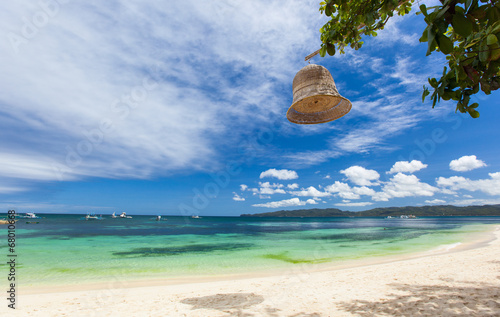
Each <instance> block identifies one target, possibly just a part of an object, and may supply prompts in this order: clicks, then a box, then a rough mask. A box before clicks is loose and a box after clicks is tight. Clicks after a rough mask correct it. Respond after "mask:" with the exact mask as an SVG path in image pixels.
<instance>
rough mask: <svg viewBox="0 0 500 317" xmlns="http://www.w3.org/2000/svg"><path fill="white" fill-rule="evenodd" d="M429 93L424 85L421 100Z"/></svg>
mask: <svg viewBox="0 0 500 317" xmlns="http://www.w3.org/2000/svg"><path fill="white" fill-rule="evenodd" d="M429 94H430V92H429V89H427V87H425V85H424V91H423V92H422V102H424V101H425V97H427V96H428V95H429Z"/></svg>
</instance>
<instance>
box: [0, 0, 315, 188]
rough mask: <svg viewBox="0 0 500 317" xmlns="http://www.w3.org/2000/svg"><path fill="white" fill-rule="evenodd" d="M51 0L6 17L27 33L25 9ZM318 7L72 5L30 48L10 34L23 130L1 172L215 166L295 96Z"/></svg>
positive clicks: (4, 66) (12, 113) (129, 173)
mask: <svg viewBox="0 0 500 317" xmlns="http://www.w3.org/2000/svg"><path fill="white" fill-rule="evenodd" d="M39 10H42V9H41V8H40V7H39V6H38V5H37V4H36V3H31V4H29V5H28V4H26V3H17V2H16V3H14V2H13V3H10V4H9V5H8V6H6V7H5V8H4V10H2V13H0V17H1V18H0V26H1V27H2V29H4V30H5V31H6V32H7V33H9V34H17V35H19V36H21V37H22V36H23V34H22V28H23V23H24V22H23V21H24V20H23V17H31V16H32V15H33V14H35V13H36V12H38V11H39ZM318 17H319V15H318V13H317V3H315V2H313V1H310V2H302V1H293V2H290V3H287V5H286V6H283V5H282V4H280V3H278V2H271V3H269V2H252V3H235V2H233V1H217V2H214V3H212V2H203V3H200V2H196V1H183V2H168V3H166V2H165V3H162V4H159V3H158V2H156V1H142V2H141V3H140V4H139V3H130V2H125V1H115V2H112V3H106V4H100V5H99V6H95V5H93V4H90V3H85V4H83V3H76V2H71V3H67V4H64V5H61V6H60V8H59V10H58V12H57V13H56V14H55V16H54V17H53V18H51V19H50V20H49V22H48V23H47V24H46V25H45V26H44V27H43V28H40V29H39V30H38V31H37V34H36V36H33V37H32V38H25V40H26V41H25V42H23V43H22V44H21V45H20V46H19V47H18V50H14V48H13V47H12V45H11V43H10V42H9V41H2V42H1V43H0V48H1V49H2V51H3V52H6V54H5V55H4V57H3V58H2V61H1V62H0V70H1V72H2V75H3V76H2V78H1V79H0V84H1V85H2V87H3V90H4V92H5V93H3V94H2V96H1V97H0V104H2V110H1V115H0V121H1V123H2V126H3V128H4V129H5V130H8V131H14V130H17V131H16V132H19V129H20V127H21V130H22V132H23V133H10V132H9V133H8V135H5V137H2V138H1V139H0V145H1V146H2V148H3V150H2V151H1V153H0V156H1V157H3V158H5V159H9V161H12V160H11V158H13V157H15V158H17V159H16V160H14V161H15V163H11V165H10V166H9V168H7V166H5V165H0V175H8V176H9V177H14V178H24V179H27V180H29V179H34V180H54V179H58V180H75V179H83V178H86V177H95V176H98V177H106V178H151V177H157V176H162V175H168V174H171V173H173V172H179V171H183V170H189V171H195V170H199V171H206V170H211V169H215V168H217V167H218V166H219V164H220V163H219V159H220V155H221V151H224V149H225V148H227V147H229V146H232V144H237V143H239V142H235V141H238V140H240V138H242V137H244V136H245V134H246V133H248V130H249V129H250V130H251V129H252V128H253V127H256V126H258V125H259V124H262V122H268V121H269V120H270V119H269V118H272V117H273V114H275V113H278V112H279V111H281V109H282V108H283V107H284V105H283V100H281V99H280V98H278V97H276V96H277V94H276V91H278V90H281V89H282V88H283V85H285V84H288V81H289V79H290V77H292V76H293V72H294V71H295V70H296V69H298V68H299V66H297V65H300V64H298V63H300V60H301V58H302V55H304V53H303V52H304V51H306V48H308V47H311V46H313V45H311V44H312V43H313V41H312V39H315V38H316V37H315V36H314V34H315V32H316V30H317V26H319V25H321V21H320V19H318ZM282 56H288V58H282ZM263 78H264V79H265V80H263ZM250 118H251V119H250ZM103 126H106V128H103ZM243 127H244V128H243ZM104 130H105V131H104ZM227 131H231V133H230V134H228V133H227ZM92 138H93V139H92ZM96 140H98V141H96ZM19 144H23V150H21V148H20V147H19ZM68 162H69V163H68Z"/></svg>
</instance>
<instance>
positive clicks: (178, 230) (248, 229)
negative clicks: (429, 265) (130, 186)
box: [0, 215, 500, 286]
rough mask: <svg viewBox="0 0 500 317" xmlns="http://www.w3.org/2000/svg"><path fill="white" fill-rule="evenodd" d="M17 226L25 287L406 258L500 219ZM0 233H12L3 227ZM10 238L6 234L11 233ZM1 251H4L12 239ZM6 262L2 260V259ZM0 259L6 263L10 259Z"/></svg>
mask: <svg viewBox="0 0 500 317" xmlns="http://www.w3.org/2000/svg"><path fill="white" fill-rule="evenodd" d="M42 217H44V218H42V219H36V221H38V223H37V224H34V223H30V224H28V223H26V222H29V221H34V220H32V219H20V220H19V221H18V222H17V223H16V254H17V255H18V256H17V264H18V266H17V277H18V281H19V283H20V284H21V285H25V286H42V285H68V284H70V285H73V284H82V283H95V282H104V281H113V280H140V279H157V278H162V279H169V278H179V277H193V276H194V277H195V276H213V275H227V274H243V273H252V272H261V271H265V270H279V269H293V268H294V267H297V266H300V265H315V264H321V263H330V264H331V265H338V264H342V263H345V261H350V260H356V259H365V258H370V259H371V258H374V259H376V258H377V257H381V256H387V255H401V254H407V253H413V252H421V251H427V250H432V249H435V248H437V247H439V246H442V245H451V244H455V243H458V242H465V240H467V238H468V237H469V236H470V235H471V234H473V233H476V232H481V231H484V230H487V228H488V227H487V225H491V224H500V217H428V218H418V219H383V218H239V217H203V218H200V219H191V218H186V217H167V220H163V221H155V220H154V217H151V216H134V217H133V218H132V219H119V218H117V219H112V218H111V217H109V216H104V218H105V219H103V220H93V221H85V220H81V217H82V216H79V215H42ZM0 230H5V232H6V231H7V229H6V227H5V229H4V228H3V227H2V228H1V229H0ZM4 236H6V235H4ZM0 250H1V251H2V254H4V258H7V255H6V254H7V251H8V248H7V239H6V238H5V239H2V241H1V243H0ZM2 262H3V263H5V261H2ZM3 263H2V264H1V266H3V267H5V264H3Z"/></svg>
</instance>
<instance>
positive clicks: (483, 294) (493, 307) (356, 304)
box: [337, 283, 500, 317]
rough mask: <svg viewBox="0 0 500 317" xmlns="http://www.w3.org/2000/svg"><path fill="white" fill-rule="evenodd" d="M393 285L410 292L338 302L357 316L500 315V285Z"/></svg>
mask: <svg viewBox="0 0 500 317" xmlns="http://www.w3.org/2000/svg"><path fill="white" fill-rule="evenodd" d="M467 284H471V283H463V285H464V286H458V287H451V286H446V285H408V284H391V286H393V287H394V289H396V290H398V291H402V292H404V293H407V294H405V295H401V294H392V295H391V297H392V298H390V299H387V300H382V301H378V302H370V301H364V300H354V301H351V302H342V303H339V304H337V307H338V308H339V309H342V310H345V311H347V312H350V313H352V314H354V315H356V316H457V317H462V316H463V317H466V316H467V317H469V316H481V317H484V316H500V288H499V286H498V284H496V285H493V284H489V285H484V284H483V285H476V284H474V285H470V286H469V285H467Z"/></svg>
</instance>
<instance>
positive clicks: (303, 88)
mask: <svg viewBox="0 0 500 317" xmlns="http://www.w3.org/2000/svg"><path fill="white" fill-rule="evenodd" d="M351 107H352V104H351V102H350V101H349V100H348V99H346V98H344V97H342V96H341V95H340V94H339V92H338V91H337V87H335V82H334V81H333V77H332V75H331V74H330V72H329V71H328V69H326V68H324V67H323V66H320V65H315V64H309V65H307V66H306V67H304V68H302V69H301V70H300V71H299V72H298V73H297V75H295V78H294V79H293V103H292V106H291V107H290V108H289V109H288V111H287V113H286V117H287V118H288V120H290V121H291V122H293V123H297V124H316V123H324V122H329V121H333V120H336V119H338V118H340V117H342V116H344V115H345V114H347V113H348V112H349V111H350V110H351Z"/></svg>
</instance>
